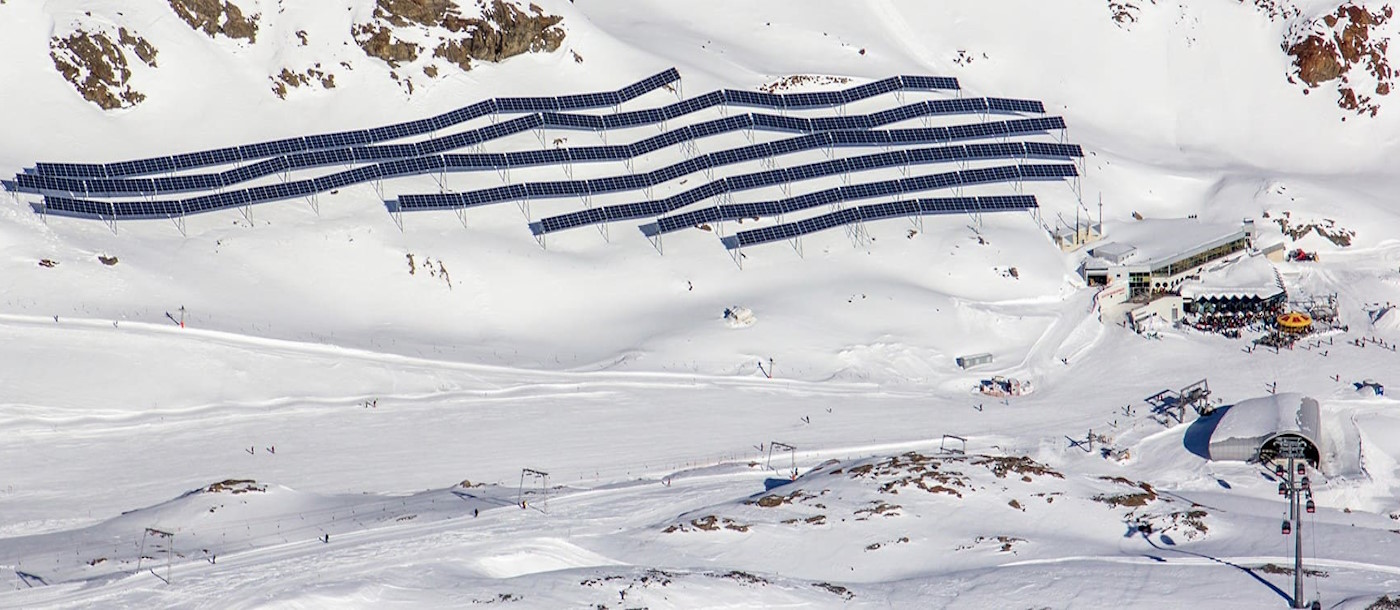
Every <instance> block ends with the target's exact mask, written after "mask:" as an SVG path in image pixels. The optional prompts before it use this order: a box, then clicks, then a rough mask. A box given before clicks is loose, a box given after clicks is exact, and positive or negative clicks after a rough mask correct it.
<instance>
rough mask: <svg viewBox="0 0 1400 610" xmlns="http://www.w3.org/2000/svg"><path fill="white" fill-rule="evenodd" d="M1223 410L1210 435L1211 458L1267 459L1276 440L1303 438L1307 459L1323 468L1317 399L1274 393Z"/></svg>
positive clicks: (1244, 460) (1272, 451)
mask: <svg viewBox="0 0 1400 610" xmlns="http://www.w3.org/2000/svg"><path fill="white" fill-rule="evenodd" d="M1222 411H1223V412H1222V414H1221V415H1220V420H1219V421H1218V422H1216V426H1215V430H1214V431H1212V432H1211V435H1210V459H1212V460H1224V461H1241V462H1253V461H1261V462H1262V461H1268V460H1270V459H1272V458H1273V457H1274V456H1275V455H1277V453H1278V447H1279V444H1280V441H1279V439H1281V438H1285V437H1294V438H1300V439H1302V440H1303V443H1304V446H1305V450H1304V453H1305V454H1306V455H1307V460H1308V461H1309V462H1310V463H1312V464H1313V465H1314V466H1316V467H1318V468H1322V465H1321V460H1322V457H1323V453H1322V451H1321V448H1322V447H1323V442H1324V439H1323V438H1322V415H1321V408H1320V407H1319V406H1318V403H1317V401H1316V400H1314V399H1312V398H1308V397H1306V396H1303V395H1302V394H1294V393H1285V394H1276V395H1273V396H1265V397H1261V398H1252V399H1249V400H1245V401H1241V402H1240V403H1239V404H1236V405H1233V406H1231V407H1229V408H1228V409H1223V410H1222Z"/></svg>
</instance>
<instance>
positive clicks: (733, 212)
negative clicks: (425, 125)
mask: <svg viewBox="0 0 1400 610" xmlns="http://www.w3.org/2000/svg"><path fill="white" fill-rule="evenodd" d="M1077 175H1078V171H1077V170H1076V169H1075V166H1073V165H1006V166H1001V167H991V168H985V169H970V170H962V171H956V172H947V173H943V174H932V175H925V176H916V177H912V178H903V179H897V180H885V181H881V182H868V183H864V184H855V185H851V186H842V187H837V188H832V189H827V190H824V191H818V192H815V193H810V194H806V195H800V196H797V197H791V198H788V199H783V200H779V201H775V202H768V204H763V203H759V204H746V207H741V208H732V207H731V208H727V209H726V208H725V207H724V206H718V207H719V209H718V210H716V212H709V213H697V214H696V215H694V216H686V215H678V216H674V217H662V218H659V219H658V220H657V222H656V223H655V224H656V227H654V228H653V227H649V226H648V227H644V228H643V229H642V232H643V233H647V234H649V235H656V234H660V233H667V232H671V231H675V230H677V229H680V228H685V227H691V226H695V225H696V224H699V223H700V222H710V221H716V220H721V219H726V217H728V218H729V219H735V220H737V219H739V218H748V217H752V216H764V215H768V216H776V215H778V214H787V213H791V212H797V211H801V210H805V209H809V208H812V207H816V206H819V205H830V204H835V203H841V202H843V201H852V200H857V199H869V198H873V197H884V196H892V195H901V194H904V193H916V192H919V191H928V190H935V189H943V188H951V187H955V186H971V185H977V184H986V183H993V182H1015V181H1018V180H1049V179H1053V178H1052V176H1058V177H1061V178H1065V177H1073V176H1077ZM717 185H718V186H717ZM727 187H728V180H724V181H715V182H711V183H710V184H708V185H706V186H704V187H700V188H698V189H694V190H693V191H687V193H682V194H681V195H677V196H675V197H670V198H667V199H662V200H657V201H648V202H643V203H639V204H626V205H623V206H605V207H598V208H593V209H591V210H586V211H585V212H586V213H585V212H577V213H574V214H563V215H559V216H552V217H548V218H543V219H541V220H540V221H539V222H537V223H533V224H531V227H532V230H534V229H536V228H537V229H538V230H536V231H535V234H536V235H541V234H544V233H552V232H555V231H562V230H564V229H571V228H574V227H580V226H585V225H589V224H594V223H596V222H602V221H599V220H596V219H597V218H602V219H604V220H606V221H613V220H631V219H636V218H645V217H647V216H655V215H659V214H654V213H652V212H653V211H654V210H661V212H660V213H661V214H667V213H670V212H672V211H675V210H678V209H680V208H682V207H685V206H687V205H690V204H692V203H695V202H698V201H703V200H704V199H707V198H709V197H712V196H714V195H718V194H720V193H724V192H728V191H727V190H726V189H727ZM402 200H403V198H400V202H401V203H402ZM634 209H646V210H647V211H648V213H646V214H641V215H635V216H634V215H628V212H626V211H624V210H634ZM697 212H700V211H697ZM754 212H758V213H754ZM696 219H701V220H698V221H697V220H696Z"/></svg>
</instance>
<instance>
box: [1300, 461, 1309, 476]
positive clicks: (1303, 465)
mask: <svg viewBox="0 0 1400 610" xmlns="http://www.w3.org/2000/svg"><path fill="white" fill-rule="evenodd" d="M1307 472H1308V469H1307V465H1305V464H1304V463H1302V462H1298V474H1306V473H1307Z"/></svg>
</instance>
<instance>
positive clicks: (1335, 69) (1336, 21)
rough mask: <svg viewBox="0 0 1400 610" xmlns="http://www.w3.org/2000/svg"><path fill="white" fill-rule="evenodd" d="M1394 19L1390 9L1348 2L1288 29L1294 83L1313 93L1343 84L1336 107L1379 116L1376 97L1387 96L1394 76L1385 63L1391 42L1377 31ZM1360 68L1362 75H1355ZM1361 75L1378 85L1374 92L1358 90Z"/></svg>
mask: <svg viewBox="0 0 1400 610" xmlns="http://www.w3.org/2000/svg"><path fill="white" fill-rule="evenodd" d="M1393 14H1394V11H1393V10H1392V9H1391V8H1390V6H1389V5H1386V6H1382V7H1381V8H1380V9H1379V10H1376V11H1370V10H1367V9H1366V8H1364V7H1361V6H1357V5H1355V4H1351V3H1347V4H1343V5H1342V6H1339V7H1337V10H1336V12H1334V13H1329V14H1327V15H1324V16H1322V18H1320V19H1317V20H1314V21H1312V22H1306V23H1303V24H1301V25H1299V26H1295V27H1293V28H1290V31H1289V35H1288V38H1287V39H1286V40H1285V42H1284V44H1283V50H1284V51H1285V52H1286V53H1288V54H1289V55H1290V56H1292V57H1293V74H1292V75H1290V80H1293V77H1296V78H1297V80H1300V81H1302V82H1303V83H1304V84H1306V85H1307V87H1308V88H1309V89H1313V88H1317V87H1318V86H1320V85H1322V84H1323V83H1327V82H1331V81H1333V80H1339V81H1340V82H1339V83H1338V84H1337V95H1338V100H1337V105H1338V106H1340V107H1341V108H1343V109H1346V110H1353V111H1356V113H1357V114H1363V115H1366V114H1369V115H1370V116H1375V115H1376V114H1377V113H1378V112H1379V111H1380V102H1379V100H1377V99H1375V97H1372V96H1373V95H1375V96H1384V95H1388V94H1389V93H1390V90H1391V89H1392V82H1391V81H1392V77H1393V73H1392V71H1391V69H1390V62H1389V60H1388V59H1387V58H1386V52H1387V50H1388V49H1389V47H1390V38H1389V37H1385V36H1379V35H1377V32H1378V31H1379V29H1380V28H1381V26H1383V25H1385V23H1386V22H1387V21H1389V20H1390V18H1391V16H1392V15H1393ZM1356 68H1360V71H1361V72H1362V73H1364V74H1357V71H1356ZM1363 75H1365V76H1369V77H1370V79H1371V80H1374V81H1375V87H1374V89H1373V90H1372V91H1369V92H1368V91H1363V90H1359V88H1358V84H1357V81H1358V80H1360V79H1358V78H1357V77H1358V76H1363ZM1295 82H1296V81H1295ZM1306 92H1307V90H1306V89H1305V90H1304V93H1306Z"/></svg>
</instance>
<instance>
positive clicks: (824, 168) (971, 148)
mask: <svg viewBox="0 0 1400 610" xmlns="http://www.w3.org/2000/svg"><path fill="white" fill-rule="evenodd" d="M798 139H802V140H807V141H806V142H803V143H801V144H802V145H805V146H807V147H808V148H817V147H820V146H821V141H822V139H821V138H820V137H813V138H798ZM1047 146H1056V147H1061V149H1060V152H1061V153H1062V155H1061V156H1062V158H1069V157H1070V156H1071V155H1074V154H1078V153H1079V150H1078V147H1075V146H1073V145H1062V144H1053V145H1047ZM771 148H772V147H771V146H770V145H768V144H758V145H754V146H746V147H743V148H736V149H732V150H727V151H721V152H717V153H712V154H708V155H702V156H698V157H694V158H692V159H690V160H688V161H684V162H681V163H677V164H675V165H671V166H668V167H664V168H661V169H657V170H654V171H651V172H647V173H643V174H633V175H627V176H617V177H612V178H603V179H592V180H579V181H575V182H572V183H563V182H549V183H524V184H521V185H518V186H521V187H522V188H521V189H520V190H502V189H499V188H494V189H485V190H477V191H467V192H464V193H446V194H439V195H415V196H405V197H400V198H399V206H400V208H401V209H403V210H413V209H445V208H459V207H473V206H479V205H486V204H490V203H498V202H501V201H514V200H519V199H524V198H530V199H544V198H551V197H566V196H573V195H581V194H593V195H597V194H603V193H614V192H619V191H633V190H639V189H644V188H647V187H650V186H655V185H657V184H661V183H663V182H666V181H669V180H673V179H675V178H678V177H680V176H684V175H686V174H690V173H693V172H697V171H701V170H704V169H711V168H715V167H721V166H724V165H728V164H732V163H737V162H741V161H745V160H750V159H756V158H762V157H766V156H768V154H769V152H770V151H771ZM1041 150H1042V151H1043V150H1045V149H1044V147H1041ZM1026 156H1028V155H1027V149H1026V144H1025V143H1023V142H1006V143H999V144H972V145H961V146H945V147H938V148H922V149H908V150H895V151H890V152H885V153H879V154H873V155H863V156H858V157H849V158H843V159H833V160H830V161H822V162H819V163H809V164H806V165H799V166H795V167H791V168H785V169H775V170H770V171H765V172H758V173H751V174H742V175H738V176H733V177H729V178H723V179H721V180H718V181H716V182H711V183H708V184H706V185H703V186H700V187H696V188H693V189H691V190H688V191H685V192H682V193H679V194H676V195H674V196H672V197H670V198H668V199H666V200H664V201H665V202H666V203H667V204H668V205H671V206H673V207H671V209H677V208H680V207H684V206H686V205H690V204H692V203H695V202H697V201H700V200H703V199H705V198H706V197H710V196H712V195H713V194H712V193H710V191H709V189H714V188H717V187H715V186H712V185H716V184H718V185H720V186H719V187H718V188H720V190H719V191H717V192H733V191H740V190H747V189H753V188H759V187H763V186H770V185H776V184H785V183H792V182H799V181H802V180H808V179H811V178H818V177H822V176H830V175H834V174H843V173H849V172H858V171H864V170H869V169H878V168H883V167H898V166H907V165H920V164H927V163H943V162H948V161H960V160H961V161H973V160H982V159H1003V158H1017V157H1026ZM1042 156H1045V155H1044V154H1042ZM545 185H548V186H545ZM565 185H567V186H565Z"/></svg>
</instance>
